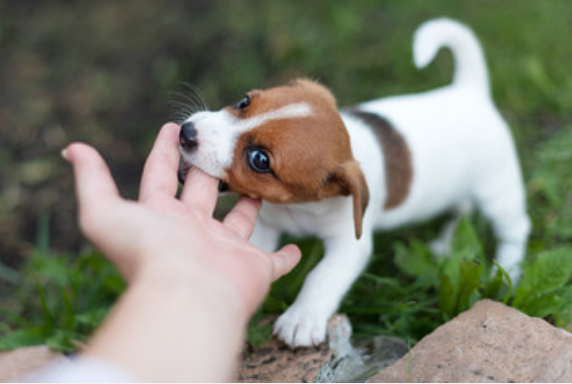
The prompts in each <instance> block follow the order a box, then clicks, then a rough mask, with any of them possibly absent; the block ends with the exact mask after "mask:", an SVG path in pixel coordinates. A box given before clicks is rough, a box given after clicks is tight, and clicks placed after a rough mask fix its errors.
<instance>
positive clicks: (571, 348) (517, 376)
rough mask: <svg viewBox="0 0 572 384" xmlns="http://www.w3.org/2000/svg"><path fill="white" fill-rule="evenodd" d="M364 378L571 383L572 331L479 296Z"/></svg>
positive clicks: (388, 380)
mask: <svg viewBox="0 0 572 384" xmlns="http://www.w3.org/2000/svg"><path fill="white" fill-rule="evenodd" d="M368 382H370V383H382V382H481V383H482V382H572V334H570V333H568V332H566V331H564V330H562V329H558V328H555V327H553V326H552V325H550V324H549V323H547V322H546V321H544V320H542V319H537V318H531V317H529V316H526V315H524V314H522V313H521V312H519V311H517V310H515V309H513V308H509V307H507V306H505V305H503V304H501V303H498V302H493V301H490V300H483V301H480V302H478V303H476V304H475V305H474V306H473V308H472V309H470V310H468V311H467V312H464V313H462V314H461V315H459V316H458V317H456V318H455V319H453V320H452V321H450V322H448V323H446V324H444V325H442V326H441V327H439V328H437V329H436V330H435V331H433V333H431V334H429V335H427V336H426V337H425V338H423V339H422V340H421V341H420V342H419V343H418V344H417V345H416V346H415V347H414V348H412V349H411V351H410V352H409V353H407V354H406V355H405V356H404V357H403V358H401V359H400V360H399V361H398V362H396V363H395V364H393V365H392V366H390V367H389V368H387V369H385V370H383V371H381V372H380V373H379V374H377V375H376V376H374V377H373V378H371V379H370V380H369V381H368Z"/></svg>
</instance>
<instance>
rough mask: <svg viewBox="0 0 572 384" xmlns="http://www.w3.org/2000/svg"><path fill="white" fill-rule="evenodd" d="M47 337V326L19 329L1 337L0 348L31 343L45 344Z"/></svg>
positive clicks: (12, 347)
mask: <svg viewBox="0 0 572 384" xmlns="http://www.w3.org/2000/svg"><path fill="white" fill-rule="evenodd" d="M45 338H46V328H45V327H31V328H22V329H18V330H16V331H14V332H12V333H9V334H7V335H4V336H2V338H0V350H11V349H16V348H21V347H29V346H31V345H40V344H43V343H44V341H45Z"/></svg>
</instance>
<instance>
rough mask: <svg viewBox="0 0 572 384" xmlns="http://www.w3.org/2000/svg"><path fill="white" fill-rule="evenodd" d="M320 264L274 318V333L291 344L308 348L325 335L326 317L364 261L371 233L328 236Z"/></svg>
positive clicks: (334, 308) (348, 286)
mask: <svg viewBox="0 0 572 384" xmlns="http://www.w3.org/2000/svg"><path fill="white" fill-rule="evenodd" d="M324 243H325V248H326V252H325V255H324V258H323V259H322V260H321V261H320V263H319V264H318V265H317V266H316V267H315V268H314V269H313V270H312V271H311V272H310V273H309V274H308V276H307V277H306V280H305V282H304V285H303V287H302V290H301V291H300V293H299V294H298V297H297V298H296V300H295V301H294V303H293V304H292V305H291V306H290V308H288V310H287V311H286V312H285V313H284V314H283V315H282V316H280V317H279V318H278V320H277V321H276V324H275V326H274V334H275V335H277V336H278V338H279V339H281V340H283V341H284V342H286V343H287V344H288V345H290V346H291V347H309V346H312V345H317V344H320V343H322V342H323V341H324V340H325V338H326V327H327V323H328V320H329V318H330V317H331V316H332V315H333V314H334V312H335V311H336V310H337V309H338V306H339V305H340V302H341V301H342V298H343V297H344V295H345V294H346V292H347V291H348V290H349V289H350V287H351V285H352V284H353V283H354V281H355V280H356V279H357V277H358V276H359V275H360V273H361V272H362V271H363V269H364V268H365V266H366V264H367V260H368V258H369V255H370V253H371V249H372V239H371V234H366V233H364V235H363V236H362V238H361V239H360V240H359V241H358V240H356V239H355V238H353V237H343V238H335V239H329V240H326V241H325V242H324Z"/></svg>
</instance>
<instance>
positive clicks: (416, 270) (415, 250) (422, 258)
mask: <svg viewBox="0 0 572 384" xmlns="http://www.w3.org/2000/svg"><path fill="white" fill-rule="evenodd" d="M394 262H395V264H396V265H397V267H398V268H399V269H400V270H401V271H402V272H403V273H405V274H406V275H408V276H411V277H417V278H427V279H428V281H429V282H434V283H435V284H434V285H437V283H438V279H437V274H438V272H439V267H438V264H437V262H436V261H435V259H434V257H433V255H432V254H431V251H430V250H429V249H428V248H427V246H426V245H425V244H424V243H422V242H421V241H419V240H413V241H412V242H411V246H410V247H409V248H407V247H406V246H405V245H404V244H403V243H398V244H396V245H395V257H394Z"/></svg>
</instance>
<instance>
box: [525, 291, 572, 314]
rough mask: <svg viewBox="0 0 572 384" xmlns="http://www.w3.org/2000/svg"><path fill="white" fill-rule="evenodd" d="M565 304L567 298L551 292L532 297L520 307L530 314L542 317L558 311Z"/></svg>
mask: <svg viewBox="0 0 572 384" xmlns="http://www.w3.org/2000/svg"><path fill="white" fill-rule="evenodd" d="M565 304H566V299H565V298H563V297H562V296H560V295H559V293H551V294H545V295H541V296H536V297H534V298H531V299H529V300H528V301H527V302H526V303H525V304H524V305H523V306H522V307H520V308H519V309H520V310H521V311H522V312H524V313H526V314H527V315H529V316H534V317H541V318H542V317H547V316H549V315H552V314H555V313H558V312H559V311H560V310H561V309H562V307H564V305H565Z"/></svg>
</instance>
